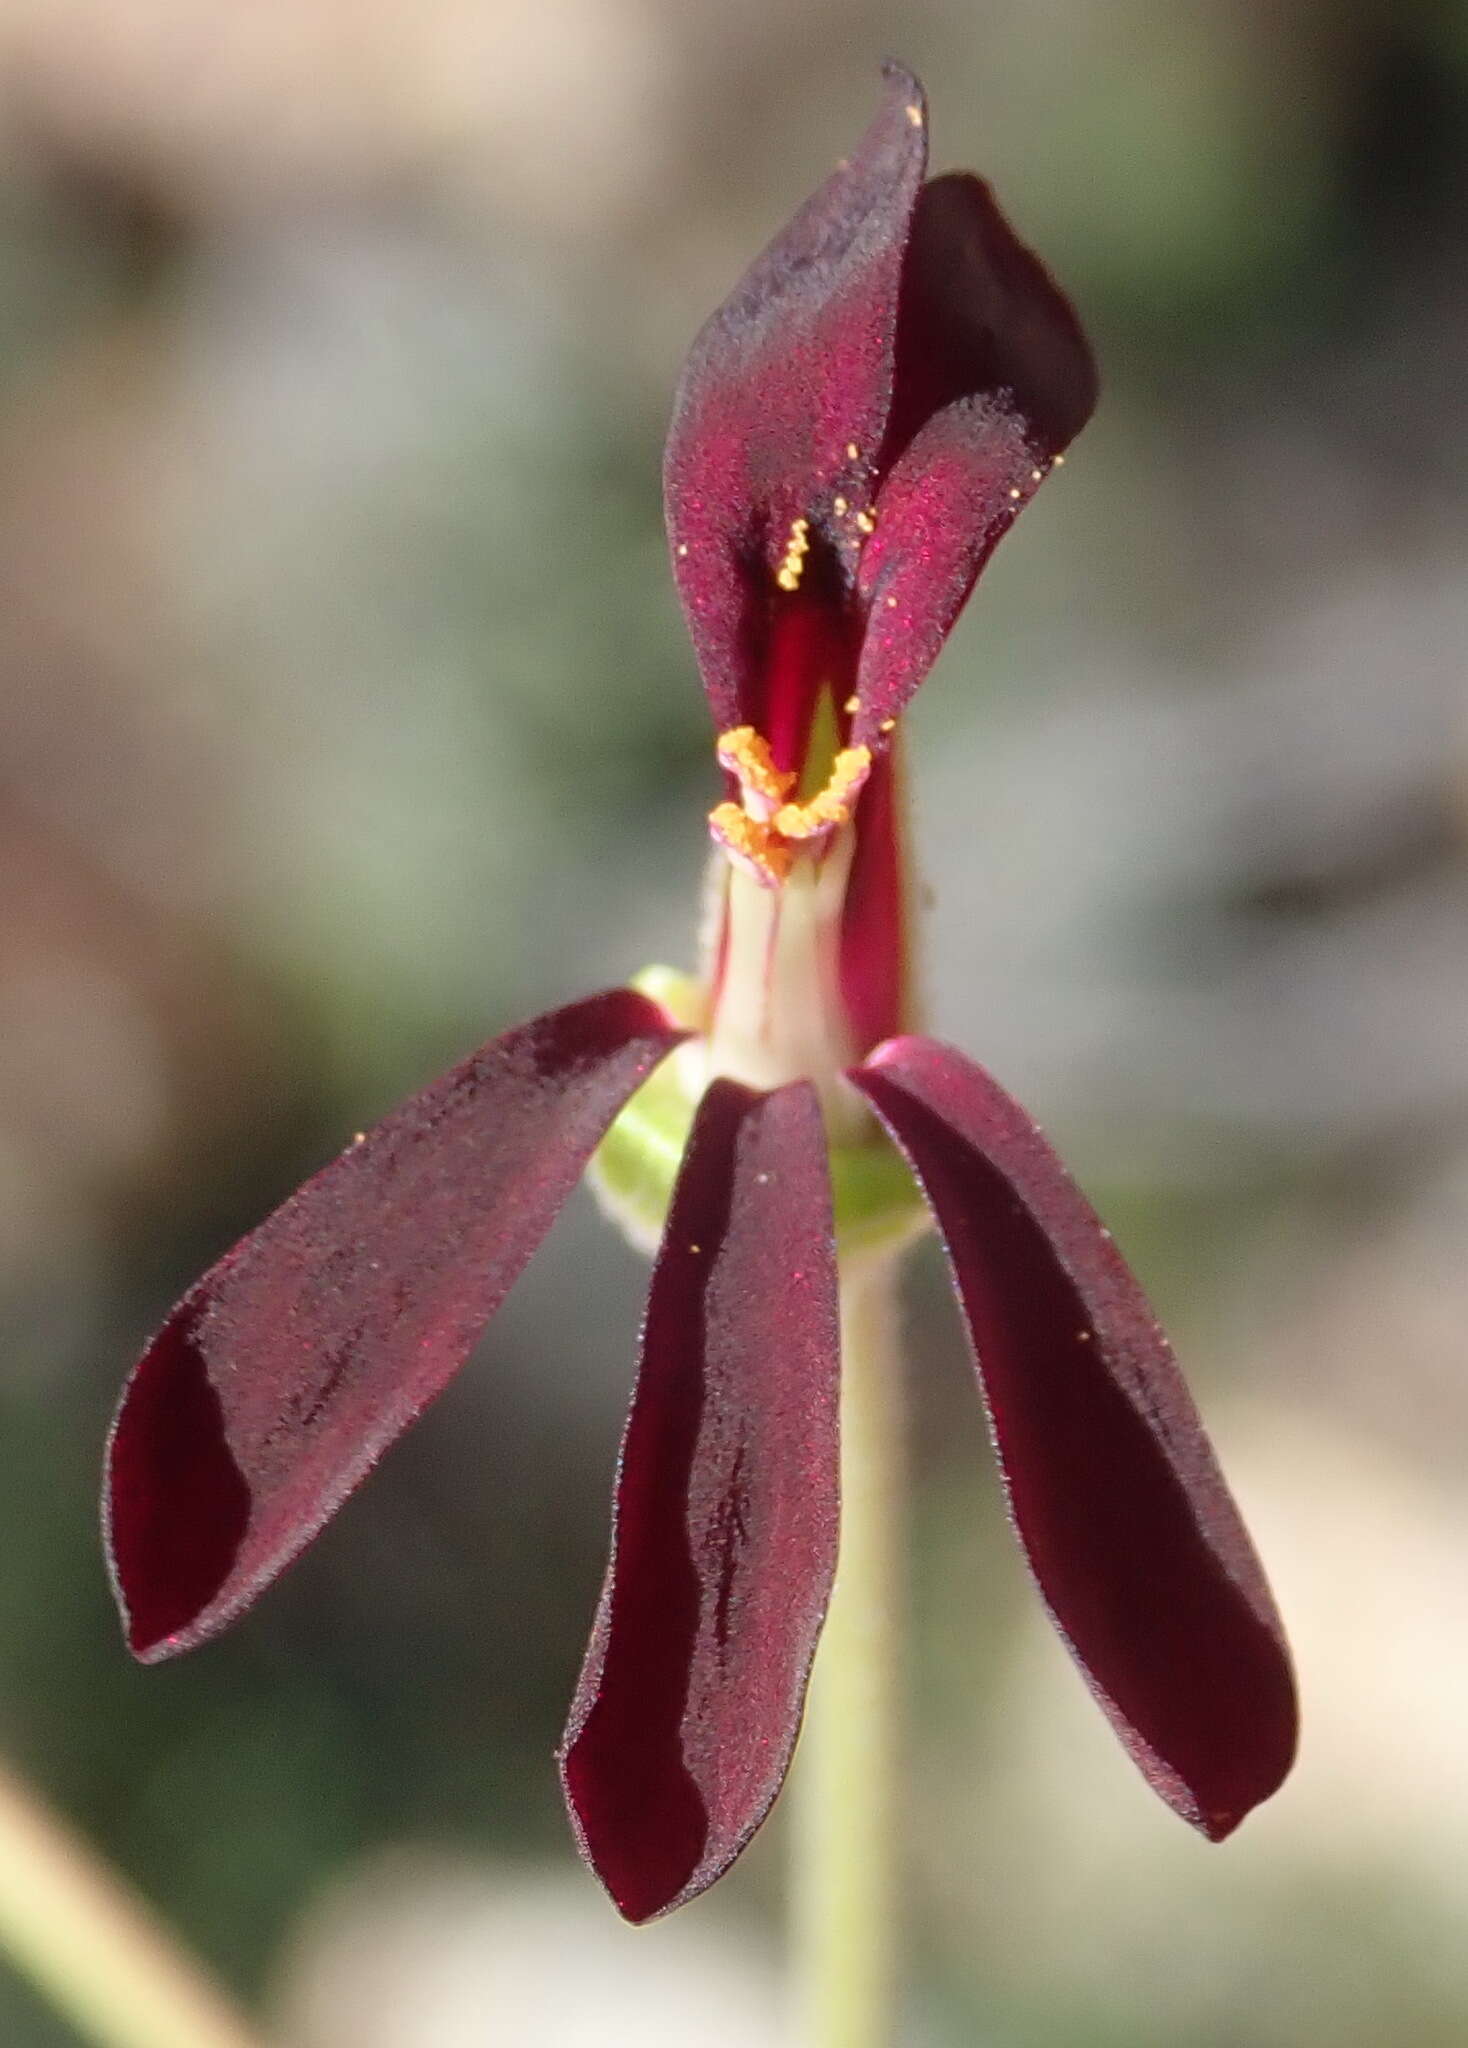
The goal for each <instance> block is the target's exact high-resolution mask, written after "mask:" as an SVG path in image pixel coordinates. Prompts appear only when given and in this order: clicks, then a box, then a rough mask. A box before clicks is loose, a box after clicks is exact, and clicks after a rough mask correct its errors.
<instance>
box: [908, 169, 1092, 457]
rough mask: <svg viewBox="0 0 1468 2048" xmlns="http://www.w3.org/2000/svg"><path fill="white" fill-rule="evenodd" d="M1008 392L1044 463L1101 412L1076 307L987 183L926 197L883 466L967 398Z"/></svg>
mask: <svg viewBox="0 0 1468 2048" xmlns="http://www.w3.org/2000/svg"><path fill="white" fill-rule="evenodd" d="M1001 393H1002V394H1004V395H1005V396H1006V398H1007V400H1008V403H1009V405H1010V406H1011V407H1012V409H1013V410H1014V411H1015V412H1016V413H1018V415H1019V417H1020V418H1021V419H1022V420H1023V422H1024V425H1025V433H1026V436H1027V438H1028V439H1029V441H1030V443H1031V445H1032V446H1033V447H1034V448H1035V449H1036V451H1037V452H1038V453H1039V454H1040V455H1041V456H1043V457H1045V458H1046V459H1048V458H1049V457H1051V456H1054V455H1058V454H1059V453H1060V452H1061V451H1062V449H1064V448H1066V447H1068V446H1069V444H1070V442H1071V441H1073V440H1074V439H1075V437H1076V435H1077V434H1078V433H1079V432H1080V430H1081V428H1082V427H1083V426H1084V425H1085V424H1086V421H1087V420H1088V419H1089V418H1090V417H1091V414H1092V412H1093V411H1094V410H1095V405H1096V394H1097V379H1096V363H1095V358H1094V357H1093V356H1092V354H1091V349H1090V345H1089V343H1088V342H1087V340H1086V337H1085V333H1084V330H1083V329H1082V327H1081V323H1080V321H1079V320H1078V319H1077V317H1076V313H1075V309H1074V307H1073V306H1072V305H1071V303H1070V301H1069V299H1067V298H1066V296H1065V294H1064V292H1063V291H1061V289H1060V287H1059V286H1058V285H1057V284H1056V282H1055V280H1054V279H1053V278H1052V277H1051V275H1050V273H1049V272H1048V271H1047V270H1046V268H1045V266H1044V264H1043V263H1041V261H1040V259H1039V257H1038V256H1036V255H1035V254H1034V252H1033V250H1031V249H1028V248H1026V247H1025V245H1024V243H1023V242H1021V241H1020V239H1019V237H1018V236H1017V235H1016V234H1015V232H1014V230H1013V228H1011V227H1010V225H1009V223H1008V221H1007V220H1006V219H1005V218H1004V215H1003V214H1002V213H1001V212H1000V210H999V207H998V204H997V202H996V201H995V198H994V194H993V193H992V191H991V190H990V189H989V187H988V186H987V185H986V184H985V183H984V181H983V179H982V178H976V177H974V176H973V174H972V173H971V172H969V171H953V172H950V173H949V174H948V176H946V177H942V178H935V179H934V180H933V181H932V183H931V184H929V185H925V186H924V187H923V190H922V193H921V195H920V197H919V199H918V203H917V209H916V211H915V212H914V214H913V221H912V239H911V241H910V242H909V243H908V248H907V261H906V265H905V267H904V269H903V273H902V294H901V311H900V314H899V318H898V325H897V362H896V370H895V374H894V380H893V399H892V416H891V420H890V422H889V425H888V434H887V447H886V449H885V451H884V458H885V461H886V462H887V463H888V464H890V463H891V462H893V461H894V460H895V459H896V458H897V456H898V455H900V454H901V452H902V450H903V449H904V448H906V447H907V445H908V443H909V442H910V441H911V440H912V438H913V436H914V435H915V434H916V433H917V431H918V429H919V428H920V427H921V426H922V425H923V424H924V423H925V422H926V421H927V420H930V419H931V418H932V417H933V414H934V413H936V412H941V411H942V410H943V408H944V407H945V406H947V405H951V404H952V403H953V401H954V400H955V399H958V398H974V397H977V396H980V395H982V394H988V395H990V396H995V397H997V396H998V395H1000V394H1001Z"/></svg>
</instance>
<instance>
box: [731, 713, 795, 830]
mask: <svg viewBox="0 0 1468 2048" xmlns="http://www.w3.org/2000/svg"><path fill="white" fill-rule="evenodd" d="M718 754H719V766H720V767H721V768H727V769H728V771H729V773H730V774H731V775H737V776H738V777H739V787H740V789H741V790H742V792H743V794H744V802H745V808H746V810H747V809H749V800H750V798H751V797H753V798H754V799H755V804H756V808H757V807H758V806H759V805H760V804H769V805H770V806H772V807H773V806H775V805H777V804H782V803H784V801H785V799H786V797H788V796H789V794H790V792H791V790H792V789H794V787H795V777H794V776H793V775H791V774H790V773H788V772H787V771H786V770H785V769H783V768H777V767H776V766H775V757H774V755H773V754H772V753H771V752H770V743H769V741H768V740H767V739H766V738H765V736H764V734H763V733H760V732H756V731H755V729H754V727H753V726H752V725H736V726H734V727H733V728H732V729H731V730H730V731H728V732H721V733H720V734H719V741H718Z"/></svg>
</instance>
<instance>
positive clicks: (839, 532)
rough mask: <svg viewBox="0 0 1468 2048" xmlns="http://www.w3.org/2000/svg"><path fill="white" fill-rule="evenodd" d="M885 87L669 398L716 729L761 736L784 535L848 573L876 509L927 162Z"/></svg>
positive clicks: (671, 498) (908, 103)
mask: <svg viewBox="0 0 1468 2048" xmlns="http://www.w3.org/2000/svg"><path fill="white" fill-rule="evenodd" d="M884 79H885V90H884V93H883V98H882V103H881V106H880V108H879V109H878V112H877V114H876V117H875V119H874V120H873V122H872V124H871V126H870V127H869V128H868V130H867V132H866V134H865V135H864V136H863V137H862V139H861V142H860V143H859V144H858V146H857V148H856V150H855V152H854V154H853V155H852V156H851V157H850V158H849V159H847V160H846V161H845V162H843V163H842V164H841V165H840V166H838V168H837V169H836V170H835V171H834V172H833V173H832V175H831V176H830V178H828V179H827V181H826V183H825V184H824V185H823V186H822V187H821V188H820V190H819V191H818V192H817V193H816V194H815V195H814V196H813V197H812V198H811V199H809V200H807V202H806V204H805V205H804V206H803V207H802V208H801V210H800V212H799V213H797V214H796V216H795V218H794V220H793V221H791V223H790V225H789V226H788V227H787V228H786V229H784V231H783V232H782V233H781V234H779V235H777V236H776V238H775V240H774V241H773V242H772V243H771V244H770V246H769V248H768V249H766V250H765V252H764V254H763V255H762V256H761V257H760V258H759V259H758V261H757V262H756V263H755V264H754V265H753V266H752V268H751V269H750V270H749V271H748V272H746V274H745V276H744V278H743V280H742V282H741V283H740V284H739V286H738V287H737V289H736V290H735V291H734V292H733V293H732V295H731V296H730V297H729V298H728V299H727V300H726V301H725V302H724V304H723V305H722V306H721V307H720V308H719V310H718V311H717V312H716V313H715V314H714V315H713V317H712V319H711V320H709V321H708V323H707V324H706V325H705V326H704V328H703V329H702V331H701V332H700V334H699V335H698V338H697V339H696V341H695V342H694V344H693V348H692V350H691V352H690V354H689V358H688V362H687V365H686V367H685V369H684V372H683V379H682V382H681V384H680V385H679V388H678V396H677V400H676V402H675V405H674V410H673V420H672V425H671V427H670V429H669V433H668V445H667V454H666V458H665V462H664V469H663V485H664V499H665V504H666V509H667V522H668V537H669V540H670V542H671V544H672V550H673V569H674V574H675V576H676V578H677V582H678V590H679V594H680V596H681V597H682V600H683V609H684V612H685V614H686V616H687V620H688V629H689V632H690V634H691V636H692V639H693V644H694V648H695V650H696V652H697V654H698V659H699V666H700V668H701V670H702V672H703V679H704V686H705V688H706V689H707V691H708V696H709V702H710V704H711V706H712V708H713V713H714V719H715V722H716V724H717V725H718V726H719V727H720V728H727V727H729V726H734V725H739V724H741V723H744V722H746V720H748V721H750V722H754V723H756V724H758V723H759V722H760V719H759V716H758V715H757V714H758V712H759V709H760V706H759V704H758V702H757V701H755V700H754V699H752V697H751V692H752V691H753V690H755V689H756V688H757V686H758V683H759V679H760V673H761V668H762V664H763V662H764V661H765V659H766V654H767V639H768V635H769V632H770V630H771V602H772V599H773V598H774V597H775V595H776V585H775V580H774V577H775V570H776V567H777V565H778V563H779V562H780V560H781V557H782V556H783V554H784V552H785V550H786V546H787V542H788V538H789V535H790V531H791V528H792V525H793V523H794V522H795V521H796V520H798V519H803V520H806V521H808V522H810V524H811V526H812V527H813V529H815V532H816V537H817V540H818V541H823V542H824V544H825V546H826V547H827V548H828V549H829V550H830V552H831V553H832V555H833V556H834V557H837V558H840V557H845V558H846V559H847V561H848V564H849V565H852V566H854V562H855V557H856V552H857V549H858V546H859V543H860V539H861V531H860V529H859V528H858V527H857V526H856V525H855V522H854V514H855V512H856V511H857V510H858V509H860V508H862V507H865V506H866V505H868V504H869V503H870V501H871V498H872V478H873V475H874V471H875V465H876V460H877V456H878V453H879V448H880V443H881V441H882V438H883V435H884V433H885V430H886V423H887V416H888V411H889V408H890V404H891V397H892V362H893V349H894V344H895V337H896V331H897V298H898V286H899V282H900V279H901V274H902V265H903V258H904V254H905V251H906V248H907V237H908V224H909V221H910V218H911V215H912V209H913V206H914V204H915V202H916V200H917V195H918V189H919V187H920V185H921V183H922V178H923V170H924V167H925V164H926V160H927V127H926V112H925V108H924V103H923V96H922V91H921V88H920V87H919V85H918V83H917V81H916V80H915V79H914V78H913V77H912V75H911V74H910V73H909V72H907V71H904V70H902V69H901V68H900V67H899V66H897V65H888V66H887V67H886V68H885V71H884ZM838 499H840V500H841V501H842V502H843V505H844V507H845V510H844V511H843V512H842V513H841V514H839V515H838V514H837V512H836V511H835V505H836V501H837V500H838ZM812 573H813V574H814V571H813V572H812Z"/></svg>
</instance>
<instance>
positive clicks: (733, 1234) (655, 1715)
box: [561, 1080, 839, 1921]
mask: <svg viewBox="0 0 1468 2048" xmlns="http://www.w3.org/2000/svg"><path fill="white" fill-rule="evenodd" d="M838 1350H839V1331H838V1318H837V1295H836V1268H835V1253H834V1248H833V1244H832V1235H831V1200H830V1191H829V1186H828V1180H827V1169H826V1141H825V1133H824V1130H823V1128H822V1122H821V1114H820V1108H819V1105H818V1102H817V1099H816V1095H815V1091H814V1090H813V1089H812V1088H811V1087H810V1085H809V1084H808V1083H807V1082H803V1081H796V1082H792V1083H791V1084H790V1085H789V1086H787V1087H784V1088H779V1089H776V1090H775V1091H773V1092H772V1093H770V1094H761V1093H759V1092H757V1091H756V1090H754V1089H750V1088H746V1087H744V1086H742V1085H741V1084H740V1083H738V1082H735V1081H729V1080H718V1081H715V1082H714V1083H713V1084H712V1085H711V1086H710V1088H709V1090H708V1092H707V1094H706V1095H705V1096H704V1099H703V1101H702V1103H701V1105H700V1107H699V1111H698V1114H697V1117H696V1119H695V1121H694V1126H693V1131H692V1134H691V1136H690V1138H689V1143H688V1151H687V1154H686V1156H685V1158H684V1162H683V1167H682V1170H681V1172H680V1174H679V1177H678V1183H677V1187H676V1188H675V1190H674V1195H673V1205H672V1209H671V1211H670V1213H669V1216H668V1222H667V1228H666V1231H665V1233H664V1237H663V1243H662V1248H661V1250H660V1252H659V1254H658V1260H657V1265H656V1266H655V1268H654V1271H653V1278H652V1290H651V1294H650V1297H649V1300H648V1310H647V1322H646V1325H645V1328H644V1330H643V1340H642V1361H641V1365H640V1368H639V1371H638V1377H637V1390H636V1393H635V1394H634V1396H633V1401H632V1412H631V1415H630V1416H629V1418H628V1423H627V1432H626V1436H625V1438H624V1439H623V1445H622V1458H621V1464H620V1467H619V1470H618V1478H617V1492H616V1505H615V1518H614V1525H613V1543H612V1557H611V1562H610V1564H609V1565H608V1568H607V1576H606V1582H605V1584H604V1586H603V1588H602V1595H601V1603H600V1606H599V1608H598V1610H597V1617H596V1624H595V1628H594V1631H593V1634H592V1640H591V1645H590V1648H589V1649H588V1651H587V1656H586V1662H585V1665H584V1666H583V1668H582V1672H581V1678H580V1682H579V1684H578V1686H577V1690H576V1697H575V1700H574V1702H573V1705H572V1708H571V1717H570V1722H569V1725H568V1728H567V1732H566V1738H565V1743H564V1745H563V1748H562V1754H561V1770H562V1777H563V1781H564V1784H565V1789H566V1798H567V1802H568V1805H569V1807H570V1811H571V1818H572V1824H573V1826H574V1827H575V1829H576V1834H577V1839H578V1841H579V1843H580V1846H581V1849H582V1853H583V1854H584V1855H585V1857H586V1859H587V1861H588V1862H589V1863H590V1864H591V1866H592V1868H593V1870H594V1871H595V1872H596V1874H597V1876H598V1877H599V1878H600V1879H601V1881H602V1883H603V1884H604V1885H605V1886H606V1888H607V1890H608V1892H609V1893H610V1894H611V1897H612V1899H613V1901H614V1902H615V1904H616V1905H617V1907H618V1909H619V1910H620V1911H621V1912H622V1913H623V1914H624V1915H625V1916H626V1918H627V1919H629V1920H634V1921H641V1920H648V1919H651V1918H652V1917H653V1916H654V1915H655V1914H658V1913H662V1912H666V1911H667V1910H668V1909H669V1908H670V1907H672V1906H677V1905H681V1904H683V1903H684V1901H686V1900H688V1899H691V1898H693V1897H695V1896H696V1895H697V1894H698V1893H699V1892H701V1891H703V1890H704V1889H705V1888H706V1887H707V1886H708V1885H710V1884H712V1883H713V1881H714V1879H715V1878H716V1877H718V1876H719V1875H720V1874H721V1872H723V1871H724V1870H726V1869H727V1868H728V1866H729V1864H730V1863H732V1862H733V1860H734V1858H735V1857H736V1856H737V1855H738V1854H739V1852H740V1850H741V1849H743V1848H744V1846H745V1844H746V1843H747V1842H748V1841H749V1839H750V1837H751V1836H752V1835H753V1834H754V1832H755V1830H756V1828H757V1827H758V1826H759V1824H760V1822H761V1821H762V1820H763V1819H764V1817H765V1815H766V1813H767V1812H768V1811H769V1808H770V1805H771V1803H772V1801H773V1800H774V1797H775V1794H776V1793H777V1792H778V1790H779V1788H780V1785H781V1783H782V1781H783V1779H784V1776H785V1772H786V1769H787V1768H788V1766H789V1762H790V1756H791V1752H792V1750H793V1748H794V1745H795V1737H796V1733H797V1731H798V1729H799V1725H800V1716H801V1710H802V1707H803V1705H804V1701H805V1687H806V1679H807V1676H808V1674H809V1670H810V1663H811V1659H812V1657H813V1655H814V1653H815V1646H816V1640H817V1638H818V1636H819V1634H820V1629H821V1624H822V1622H823V1620H824V1619H825V1612H826V1602H827V1599H828V1598H829V1595H830V1589H831V1580H832V1576H833V1574H834V1571H835V1564H836V1539H837V1522H838V1492H839V1472H838V1446H837V1388H838Z"/></svg>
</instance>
